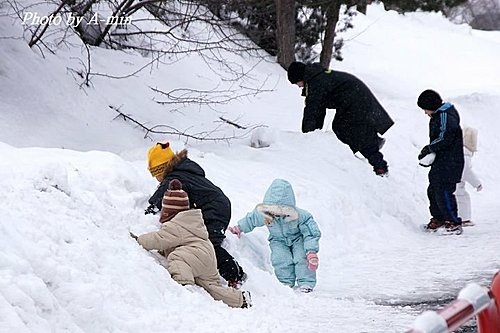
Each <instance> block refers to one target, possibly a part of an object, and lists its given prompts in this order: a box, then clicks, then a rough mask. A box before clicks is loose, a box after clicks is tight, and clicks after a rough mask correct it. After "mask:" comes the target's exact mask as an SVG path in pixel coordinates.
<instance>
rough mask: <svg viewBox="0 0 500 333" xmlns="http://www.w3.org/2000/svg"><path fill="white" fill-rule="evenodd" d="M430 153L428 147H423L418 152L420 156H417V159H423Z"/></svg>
mask: <svg viewBox="0 0 500 333" xmlns="http://www.w3.org/2000/svg"><path fill="white" fill-rule="evenodd" d="M430 153H432V150H431V148H430V147H429V146H425V147H424V148H422V150H421V151H420V154H419V155H418V159H419V160H421V159H422V158H424V157H425V156H427V155H429V154H430Z"/></svg>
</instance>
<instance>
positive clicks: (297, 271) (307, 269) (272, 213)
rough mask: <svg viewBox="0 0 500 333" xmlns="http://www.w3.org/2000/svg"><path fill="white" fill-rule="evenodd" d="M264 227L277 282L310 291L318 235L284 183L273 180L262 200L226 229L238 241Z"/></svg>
mask: <svg viewBox="0 0 500 333" xmlns="http://www.w3.org/2000/svg"><path fill="white" fill-rule="evenodd" d="M264 225H265V226H267V228H268V230H269V237H268V241H269V246H270V248H271V263H272V265H273V267H274V272H275V274H276V277H277V278H278V280H279V281H280V282H281V283H283V284H285V285H287V286H290V287H292V288H293V287H294V286H295V283H297V286H298V288H299V289H300V290H301V291H302V292H311V291H312V290H313V288H314V286H315V285H316V269H317V268H318V264H319V260H318V255H317V253H318V251H319V239H320V237H321V232H320V230H319V228H318V225H317V224H316V222H315V221H314V219H313V217H312V215H311V214H310V213H309V212H308V211H306V210H303V209H300V208H297V207H296V206H295V195H294V193H293V189H292V185H290V183H289V182H288V181H286V180H283V179H275V180H274V181H273V182H272V184H271V186H269V188H268V190H267V192H266V194H265V196H264V201H263V202H262V203H261V204H258V205H257V206H256V207H255V209H254V210H253V211H251V212H250V213H247V215H246V216H245V217H244V218H243V219H241V220H239V221H238V225H237V226H235V227H229V228H228V230H229V231H230V232H232V233H233V234H235V235H237V236H238V238H239V237H240V236H241V233H248V232H250V231H252V230H253V229H254V228H256V227H261V226H264Z"/></svg>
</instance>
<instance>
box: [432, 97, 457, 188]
mask: <svg viewBox="0 0 500 333" xmlns="http://www.w3.org/2000/svg"><path fill="white" fill-rule="evenodd" d="M429 140H430V141H429V142H430V143H429V148H430V150H431V151H432V152H434V153H436V158H435V159H434V162H433V163H432V165H431V170H430V171H429V182H431V183H459V182H460V180H461V178H462V171H463V169H464V150H463V149H464V148H463V139H462V129H461V128H460V116H459V114H458V112H457V110H456V109H455V107H454V106H453V105H451V104H450V103H444V104H443V105H442V106H441V107H440V108H439V109H438V110H437V111H436V112H435V113H433V114H432V116H431V120H430V121H429Z"/></svg>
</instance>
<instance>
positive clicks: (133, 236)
mask: <svg viewBox="0 0 500 333" xmlns="http://www.w3.org/2000/svg"><path fill="white" fill-rule="evenodd" d="M129 234H130V237H132V238H133V239H135V240H137V238H138V237H137V236H136V235H134V234H133V233H132V232H130V231H129Z"/></svg>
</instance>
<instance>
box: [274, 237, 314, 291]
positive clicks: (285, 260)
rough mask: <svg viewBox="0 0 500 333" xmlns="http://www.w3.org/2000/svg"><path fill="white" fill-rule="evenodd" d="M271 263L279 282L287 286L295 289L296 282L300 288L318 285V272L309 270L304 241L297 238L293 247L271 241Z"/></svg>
mask: <svg viewBox="0 0 500 333" xmlns="http://www.w3.org/2000/svg"><path fill="white" fill-rule="evenodd" d="M269 246H270V247H271V263H272V265H273V267H274V274H276V277H277V278H278V280H279V281H280V282H281V283H283V284H286V285H287V286H290V287H294V286H295V281H297V285H298V286H299V287H302V286H309V287H311V288H314V286H315V285H316V272H312V271H310V270H309V269H308V268H307V261H306V252H305V250H304V240H303V239H302V237H299V238H297V239H296V240H295V241H293V243H292V244H291V245H287V244H286V243H285V242H280V241H277V240H271V241H270V243H269Z"/></svg>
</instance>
